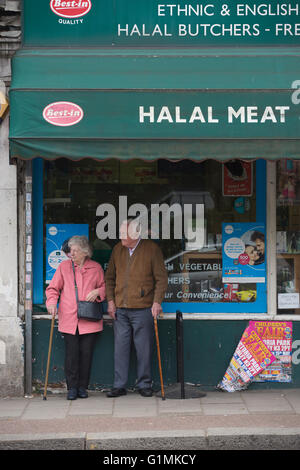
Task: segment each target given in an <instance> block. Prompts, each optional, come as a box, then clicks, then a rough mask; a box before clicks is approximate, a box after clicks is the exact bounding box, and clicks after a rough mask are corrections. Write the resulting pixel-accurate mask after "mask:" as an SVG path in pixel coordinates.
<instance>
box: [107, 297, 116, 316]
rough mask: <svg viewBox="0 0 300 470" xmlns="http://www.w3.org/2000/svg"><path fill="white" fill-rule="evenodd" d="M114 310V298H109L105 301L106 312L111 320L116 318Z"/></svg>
mask: <svg viewBox="0 0 300 470" xmlns="http://www.w3.org/2000/svg"><path fill="white" fill-rule="evenodd" d="M116 310H117V308H116V304H115V302H114V300H109V301H108V302H107V313H108V315H109V316H110V317H111V318H112V319H113V320H115V319H116Z"/></svg>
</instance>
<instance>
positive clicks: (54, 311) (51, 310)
mask: <svg viewBox="0 0 300 470" xmlns="http://www.w3.org/2000/svg"><path fill="white" fill-rule="evenodd" d="M47 310H48V313H50V315H52V317H55V315H56V314H57V305H48V307H47Z"/></svg>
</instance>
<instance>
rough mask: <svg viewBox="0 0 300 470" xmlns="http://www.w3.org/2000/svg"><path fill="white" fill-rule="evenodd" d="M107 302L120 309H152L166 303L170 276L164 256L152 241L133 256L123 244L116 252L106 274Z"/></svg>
mask: <svg viewBox="0 0 300 470" xmlns="http://www.w3.org/2000/svg"><path fill="white" fill-rule="evenodd" d="M105 280H106V297H107V300H114V301H115V304H116V307H118V308H148V307H151V306H152V304H153V302H158V303H159V304H160V303H161V302H162V301H163V299H164V295H165V292H166V290H167V287H168V275H167V271H166V268H165V264H164V259H163V255H162V252H161V250H160V248H159V247H158V245H157V244H156V243H155V242H153V241H152V240H141V241H140V242H139V244H138V245H137V247H136V249H135V250H134V252H133V254H132V255H131V256H129V250H128V248H126V247H124V246H122V244H121V242H119V243H118V244H117V245H116V246H115V247H114V249H113V251H112V254H111V257H110V260H109V264H108V268H107V270H106V274H105Z"/></svg>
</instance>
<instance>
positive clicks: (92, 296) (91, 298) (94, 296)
mask: <svg viewBox="0 0 300 470" xmlns="http://www.w3.org/2000/svg"><path fill="white" fill-rule="evenodd" d="M97 297H99V289H94V290H91V292H89V293H88V295H87V296H86V300H87V301H88V302H95V300H96V299H97Z"/></svg>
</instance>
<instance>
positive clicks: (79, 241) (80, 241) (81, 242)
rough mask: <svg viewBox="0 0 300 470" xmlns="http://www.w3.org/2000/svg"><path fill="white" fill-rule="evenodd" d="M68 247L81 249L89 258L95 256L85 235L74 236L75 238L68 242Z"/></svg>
mask: <svg viewBox="0 0 300 470" xmlns="http://www.w3.org/2000/svg"><path fill="white" fill-rule="evenodd" d="M68 245H69V247H70V248H71V246H73V245H76V246H78V247H79V249H80V250H81V251H82V252H83V253H84V254H85V255H86V256H87V257H88V258H91V257H92V255H93V250H92V248H91V245H90V243H89V241H88V239H87V237H86V236H85V235H74V237H71V238H70V240H69V241H68Z"/></svg>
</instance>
